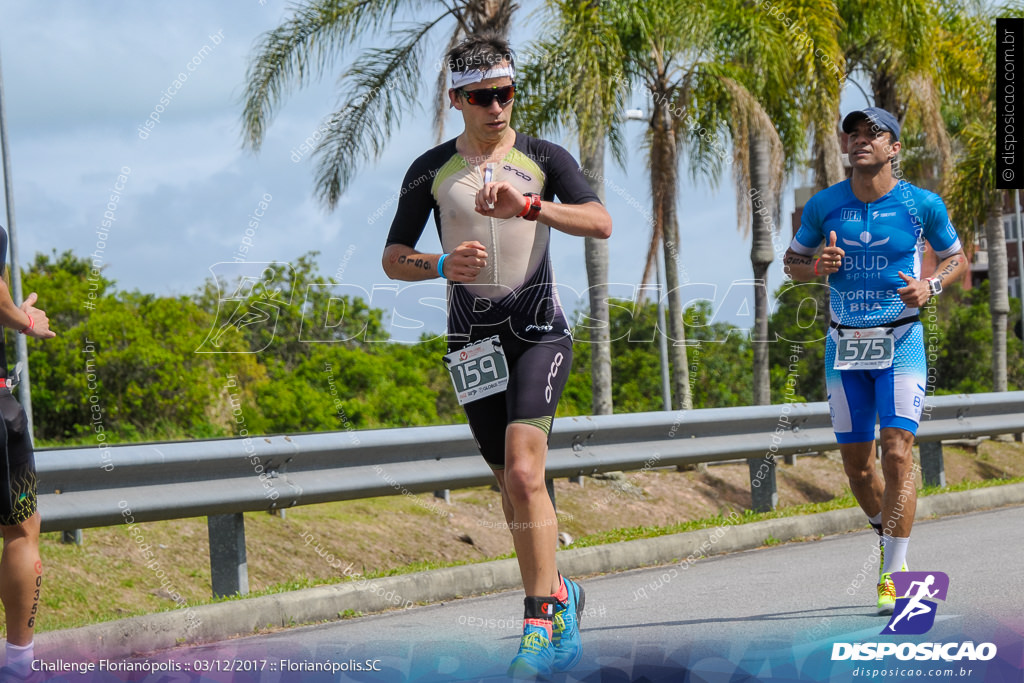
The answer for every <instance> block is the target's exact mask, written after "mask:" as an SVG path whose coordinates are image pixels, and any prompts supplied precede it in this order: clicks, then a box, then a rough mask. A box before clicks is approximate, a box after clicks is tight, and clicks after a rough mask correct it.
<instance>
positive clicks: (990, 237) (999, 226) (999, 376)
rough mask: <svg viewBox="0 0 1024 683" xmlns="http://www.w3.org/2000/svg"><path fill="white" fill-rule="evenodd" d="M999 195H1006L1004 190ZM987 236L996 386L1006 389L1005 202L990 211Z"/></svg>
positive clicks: (993, 369) (993, 388)
mask: <svg viewBox="0 0 1024 683" xmlns="http://www.w3.org/2000/svg"><path fill="white" fill-rule="evenodd" d="M999 197H1000V199H1002V193H1000V194H999ZM985 238H986V241H987V242H988V286H989V291H988V297H989V298H988V305H989V310H990V311H991V313H992V390H993V391H1006V388H1007V387H1006V318H1007V315H1009V313H1010V298H1009V295H1008V294H1007V292H1006V288H1007V263H1006V235H1005V233H1004V231H1003V217H1002V203H1001V202H1000V203H997V204H995V205H994V206H993V207H992V210H991V212H990V213H989V217H988V220H987V221H986V222H985Z"/></svg>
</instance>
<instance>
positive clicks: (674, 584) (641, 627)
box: [136, 507, 1024, 683]
mask: <svg viewBox="0 0 1024 683" xmlns="http://www.w3.org/2000/svg"><path fill="white" fill-rule="evenodd" d="M876 538H877V537H875V536H874V534H873V533H871V532H863V533H853V534H843V535H840V536H833V537H828V538H825V539H822V540H820V541H815V542H805V543H794V544H788V545H780V546H775V547H767V548H762V549H758V550H752V551H747V552H740V553H733V554H729V555H722V556H717V557H712V558H709V559H705V560H702V561H699V562H696V563H694V564H693V565H691V566H689V567H680V566H679V565H668V566H665V567H660V568H655V569H643V570H636V571H629V572H623V573H620V574H614V575H609V576H601V577H592V578H587V579H584V580H583V581H582V582H581V583H582V585H583V586H584V588H585V590H586V596H587V597H586V608H585V614H584V617H583V622H582V623H583V640H584V647H585V653H584V657H583V661H582V662H581V663H580V665H579V666H578V667H577V668H576V669H574V670H573V671H572V672H570V673H568V674H559V675H556V676H555V677H554V678H555V680H564V681H634V680H636V681H639V680H651V681H654V680H679V681H684V680H686V681H694V682H697V681H743V680H763V681H789V680H808V681H810V680H833V681H836V680H839V681H841V680H861V679H862V678H864V677H865V676H866V675H869V674H868V672H867V671H866V670H865V669H860V670H859V671H856V672H855V670H857V669H858V668H859V667H870V668H871V669H872V671H873V673H874V674H875V675H876V676H877V674H878V673H879V672H886V671H889V670H893V669H896V670H897V671H896V674H897V675H889V676H877V677H878V678H880V679H882V680H889V681H895V680H916V679H917V678H918V677H919V676H920V675H927V673H928V672H927V671H925V673H924V674H921V673H920V672H918V671H915V668H921V667H924V668H928V667H931V669H934V670H935V671H937V672H938V673H939V674H940V676H939V677H937V678H931V680H973V681H993V680H1008V681H1010V680H1024V679H1021V678H1020V676H1021V673H1020V672H1021V671H1024V659H1022V658H1024V655H1022V650H1024V507H1015V508H1004V509H1001V510H995V511H986V512H978V513H972V514H967V515H960V516H956V517H948V518H943V519H937V520H924V521H919V522H917V523H916V524H915V526H914V531H913V535H912V539H911V544H910V550H909V554H908V563H909V565H910V569H912V570H930V571H942V572H945V573H946V574H947V575H948V576H949V579H950V585H949V592H948V595H947V599H946V600H945V602H940V603H939V604H938V607H937V618H936V622H935V625H934V627H933V628H932V629H931V630H930V632H928V633H927V634H925V635H920V636H879V635H878V634H879V633H880V632H881V630H882V628H883V627H885V625H886V619H885V618H884V617H879V616H877V615H876V613H875V610H874V601H875V582H876V581H877V571H878V569H877V567H878V563H877V559H876V558H875V556H874V554H873V549H874V546H875V545H876V543H877V541H876ZM862 568H863V571H862ZM521 614H522V594H521V593H519V592H515V591H510V592H504V593H500V594H496V595H492V596H486V597H479V598H471V599H465V600H457V601H454V602H449V603H446V604H441V605H432V606H428V607H418V608H412V609H407V610H402V611H395V612H390V613H386V614H380V615H374V616H367V617H362V618H357V619H346V620H343V621H338V622H334V623H328V624H323V625H319V626H314V627H305V628H296V629H291V630H287V631H282V632H278V633H274V634H269V635H260V636H255V637H250V638H243V639H237V640H232V641H226V642H222V643H219V644H217V645H212V646H210V645H208V646H202V647H190V648H180V649H177V650H174V651H172V652H168V653H162V654H160V655H157V656H154V657H153V658H151V659H152V661H174V662H177V663H178V664H179V665H181V666H182V667H183V669H184V668H186V665H187V666H188V667H189V668H192V669H193V670H194V669H198V668H204V669H211V670H213V671H212V672H211V674H209V675H207V677H206V678H202V679H201V678H199V677H198V675H197V674H193V675H192V677H191V678H181V679H176V680H211V681H213V680H216V681H232V682H236V681H237V682H241V681H266V682H268V683H273V682H277V681H339V680H353V681H398V680H401V681H405V680H417V681H420V680H422V681H449V680H502V679H503V677H504V675H503V672H504V670H505V667H506V665H507V663H508V661H509V660H510V659H511V658H512V656H513V655H514V654H515V652H516V649H517V644H518V635H519V633H520V629H521V626H520V617H521ZM968 640H970V641H972V642H974V643H976V644H980V643H982V642H993V643H994V644H995V645H996V646H997V651H998V654H997V656H996V658H995V659H993V660H991V661H988V662H984V661H980V662H970V661H966V660H964V661H956V662H943V661H939V662H932V661H927V662H923V663H922V662H918V661H910V662H904V661H900V660H898V659H896V658H895V657H893V656H890V657H887V658H886V659H885V660H884V661H880V662H876V661H867V662H860V661H856V662H852V661H843V662H832V661H831V655H832V651H833V643H834V642H837V641H838V642H850V643H859V642H863V641H872V642H876V641H877V642H885V641H891V642H909V643H920V642H953V641H955V642H963V641H968ZM136 661H139V660H136ZM246 661H255V662H256V667H257V668H262V671H259V672H255V673H246V672H241V673H239V672H237V671H236V672H234V673H230V672H226V671H224V669H227V668H235V669H238V668H239V667H243V668H244V667H246V666H247V665H245V664H243V663H242V662H246ZM317 667H334V668H335V669H336V671H335V672H332V673H326V672H315V671H310V669H314V668H317ZM359 667H363V668H364V669H366V670H364V671H359V670H358V668H359ZM218 669H220V671H217V670H218ZM900 671H903V672H904V673H906V672H907V671H909V672H910V675H905V676H903V677H901V676H900V675H899V672H900ZM950 672H951V673H950ZM182 675H184V674H182ZM168 680H170V679H168Z"/></svg>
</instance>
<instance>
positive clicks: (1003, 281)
mask: <svg viewBox="0 0 1024 683" xmlns="http://www.w3.org/2000/svg"><path fill="white" fill-rule="evenodd" d="M1020 11H1021V6H1020V5H1019V4H1017V5H1016V7H1005V8H1003V9H1002V10H1001V13H1000V15H999V16H1015V13H1016V14H1018V15H1019V13H1020ZM996 18H997V17H996V15H994V13H992V12H990V11H988V10H986V9H985V8H978V7H976V8H973V10H972V11H962V12H951V13H949V14H947V15H946V16H945V17H944V23H945V24H946V26H947V28H948V31H949V33H950V34H952V35H957V36H958V37H960V38H961V39H962V40H964V41H965V43H966V44H967V45H969V46H970V47H971V48H973V53H971V52H968V58H965V59H960V60H958V61H957V62H955V63H953V67H952V68H951V67H947V71H948V72H951V76H957V78H952V77H951V78H949V79H947V80H949V81H950V82H951V84H952V86H953V87H951V88H950V89H949V90H948V91H947V103H946V104H947V107H948V108H949V109H950V111H952V112H954V114H955V119H954V127H959V130H958V131H956V132H957V133H958V134H957V135H956V137H955V138H954V141H955V143H956V144H955V147H956V148H957V150H958V151H959V155H958V158H957V160H956V164H955V166H954V169H953V172H952V173H951V174H950V176H949V177H947V182H946V194H947V196H950V197H955V198H956V201H954V202H951V204H950V207H949V208H950V216H951V218H952V220H953V223H954V225H956V226H957V228H958V229H959V230H960V232H961V235H962V236H963V237H964V239H965V242H966V243H967V244H973V242H974V233H975V230H974V226H975V225H977V224H979V223H984V225H985V238H986V243H987V250H988V279H989V311H990V312H991V314H992V388H993V389H994V390H995V391H1006V390H1007V384H1008V382H1007V372H1006V329H1007V316H1008V315H1009V312H1010V300H1009V296H1008V294H1007V281H1008V277H1007V275H1008V273H1007V257H1006V235H1005V233H1004V231H1003V221H1002V204H1003V201H1002V200H1003V192H1002V191H1000V190H997V189H996V144H995V137H994V136H993V134H992V131H994V130H995V129H996V125H995V124H996V114H995V99H996V98H995V78H994V77H993V75H992V74H995V73H996V65H995V54H996V33H995V19H996ZM971 54H973V57H974V58H973V59H970V58H969V56H970V55H971ZM957 67H959V68H957ZM951 118H954V117H951Z"/></svg>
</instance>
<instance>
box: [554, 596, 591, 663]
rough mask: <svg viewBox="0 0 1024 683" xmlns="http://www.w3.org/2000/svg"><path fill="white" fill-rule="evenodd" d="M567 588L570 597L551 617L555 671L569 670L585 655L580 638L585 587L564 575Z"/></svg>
mask: <svg viewBox="0 0 1024 683" xmlns="http://www.w3.org/2000/svg"><path fill="white" fill-rule="evenodd" d="M562 580H563V581H565V589H566V591H568V593H569V597H568V599H567V600H566V601H565V602H560V603H559V604H558V607H557V608H555V615H554V616H553V617H552V618H551V643H552V645H553V646H554V650H555V663H554V668H555V671H568V670H569V669H571V668H573V667H574V666H576V665H577V664H579V661H580V657H582V656H583V641H582V640H581V639H580V617H581V616H583V606H584V603H585V602H586V595H585V594H584V592H583V588H582V587H581V586H580V585H579V584H578V583H576V582H575V581H572V580H571V579H567V578H565V577H564V576H563V577H562Z"/></svg>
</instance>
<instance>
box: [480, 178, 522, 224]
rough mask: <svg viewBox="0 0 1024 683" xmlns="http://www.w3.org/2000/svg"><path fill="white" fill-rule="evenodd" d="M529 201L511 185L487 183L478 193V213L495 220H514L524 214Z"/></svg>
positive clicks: (502, 182)
mask: <svg viewBox="0 0 1024 683" xmlns="http://www.w3.org/2000/svg"><path fill="white" fill-rule="evenodd" d="M527 201H529V200H527V199H526V197H524V196H523V193H522V191H520V190H519V189H518V188H516V186H515V185H512V184H511V183H507V182H505V181H501V182H497V183H487V184H486V185H484V186H483V187H482V188H481V189H480V191H479V192H477V193H476V212H477V213H479V214H483V215H484V216H491V217H493V218H513V217H515V216H518V215H519V214H521V213H522V212H523V208H524V207H526V202H527ZM491 207H494V208H491Z"/></svg>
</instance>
